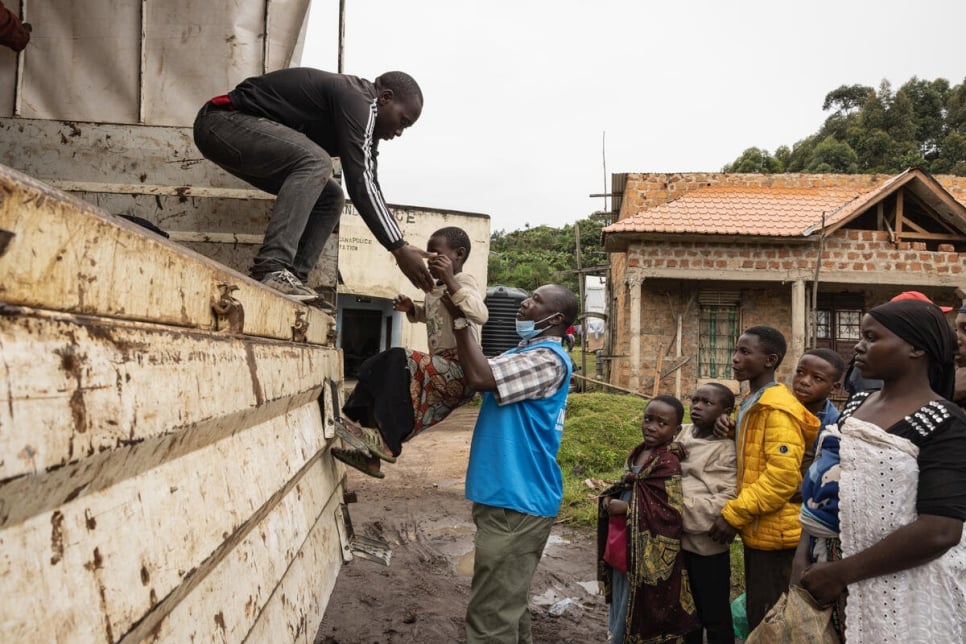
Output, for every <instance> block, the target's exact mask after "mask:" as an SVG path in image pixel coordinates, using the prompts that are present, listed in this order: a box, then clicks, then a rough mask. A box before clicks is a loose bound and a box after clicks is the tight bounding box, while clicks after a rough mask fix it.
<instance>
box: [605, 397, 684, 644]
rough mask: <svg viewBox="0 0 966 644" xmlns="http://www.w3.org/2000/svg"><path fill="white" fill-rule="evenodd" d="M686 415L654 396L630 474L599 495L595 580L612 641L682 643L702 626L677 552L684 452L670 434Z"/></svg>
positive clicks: (614, 643)
mask: <svg viewBox="0 0 966 644" xmlns="http://www.w3.org/2000/svg"><path fill="white" fill-rule="evenodd" d="M683 419H684V406H683V405H681V402H680V401H679V400H678V399H677V398H675V397H674V396H666V395H661V396H656V397H655V398H654V399H652V400H651V401H650V402H649V403H648V404H647V406H646V407H645V408H644V418H643V419H642V420H641V434H642V435H643V438H644V441H643V442H642V443H640V444H639V445H638V446H637V447H635V448H634V449H633V450H632V451H631V453H630V455H629V456H628V457H627V473H626V474H624V476H623V477H622V478H621V480H620V481H618V482H617V483H615V484H614V485H613V486H611V487H610V488H608V489H607V490H604V492H603V493H602V494H601V496H600V498H599V499H598V515H597V516H598V519H597V580H598V582H599V583H600V584H601V586H602V590H603V594H604V598H605V599H606V601H607V603H608V604H609V608H608V619H607V622H608V630H609V631H610V634H611V639H610V644H645V643H646V644H657V643H659V642H683V641H684V639H683V638H684V636H685V635H686V634H688V633H690V632H692V631H694V630H696V629H698V628H700V626H701V624H700V623H699V622H698V618H697V611H696V608H695V605H694V599H693V597H692V596H691V588H690V585H689V584H688V572H687V570H686V569H685V566H684V553H683V551H682V550H681V534H682V532H683V518H682V513H683V509H684V498H683V497H684V493H683V491H682V484H681V459H682V458H684V457H685V454H684V449H683V448H682V447H681V445H680V444H679V443H676V442H674V437H675V436H676V435H677V434H678V432H679V431H680V430H681V421H682V420H683ZM615 524H616V525H615ZM619 526H624V528H623V530H621V529H620V527H619ZM611 531H615V532H617V533H619V532H622V531H626V538H624V539H621V540H620V541H617V540H615V539H614V535H613V534H610V533H611ZM608 541H611V544H610V546H611V547H608ZM615 544H617V547H614V546H615Z"/></svg>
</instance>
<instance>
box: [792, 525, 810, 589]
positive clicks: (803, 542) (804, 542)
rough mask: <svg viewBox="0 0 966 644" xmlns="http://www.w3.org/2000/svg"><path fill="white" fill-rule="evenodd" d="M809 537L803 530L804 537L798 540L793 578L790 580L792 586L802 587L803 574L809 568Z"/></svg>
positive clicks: (793, 565)
mask: <svg viewBox="0 0 966 644" xmlns="http://www.w3.org/2000/svg"><path fill="white" fill-rule="evenodd" d="M808 542H809V536H808V535H807V534H805V531H804V530H802V537H801V538H800V539H799V540H798V547H797V548H795V558H794V559H793V560H792V576H791V578H790V580H789V585H790V586H800V585H801V581H802V573H804V572H805V569H806V568H808V562H809V560H810V559H811V557H809V555H808Z"/></svg>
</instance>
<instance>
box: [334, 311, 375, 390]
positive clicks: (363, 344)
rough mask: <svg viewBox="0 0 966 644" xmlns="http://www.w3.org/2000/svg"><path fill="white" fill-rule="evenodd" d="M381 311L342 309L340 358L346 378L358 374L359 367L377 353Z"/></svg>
mask: <svg viewBox="0 0 966 644" xmlns="http://www.w3.org/2000/svg"><path fill="white" fill-rule="evenodd" d="M381 331H382V312H381V311H378V310H373V309H343V310H342V358H343V368H344V371H345V373H344V374H343V375H344V376H345V377H346V378H355V377H356V376H358V375H359V367H360V366H361V365H362V363H363V362H364V361H365V360H366V358H369V357H371V356H374V355H376V354H377V353H379V336H380V332H381Z"/></svg>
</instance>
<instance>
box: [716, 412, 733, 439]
mask: <svg viewBox="0 0 966 644" xmlns="http://www.w3.org/2000/svg"><path fill="white" fill-rule="evenodd" d="M714 435H715V436H717V437H718V438H734V437H735V419H734V418H732V417H731V416H729V415H727V414H721V415H720V416H718V418H717V419H716V420H715V421H714Z"/></svg>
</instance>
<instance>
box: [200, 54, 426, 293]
mask: <svg viewBox="0 0 966 644" xmlns="http://www.w3.org/2000/svg"><path fill="white" fill-rule="evenodd" d="M422 110H423V94H422V91H421V90H420V89H419V85H417V84H416V81H415V80H413V78H412V77H411V76H409V75H408V74H404V73H403V72H386V73H385V74H383V75H381V76H379V77H378V78H376V81H375V83H372V82H370V81H368V80H365V79H363V78H357V77H355V76H349V75H346V74H333V73H329V72H324V71H321V70H318V69H311V68H308V67H296V68H292V69H282V70H279V71H274V72H269V73H267V74H264V75H262V76H255V77H252V78H248V79H246V80H244V81H242V82H241V83H240V84H239V85H238V86H237V87H236V88H235V89H233V90H231V91H230V92H228V94H226V95H223V96H216V97H215V98H213V99H211V100H210V101H208V102H207V103H205V105H204V106H203V107H202V108H201V111H200V112H198V116H197V117H196V118H195V124H194V138H195V145H197V146H198V149H199V150H200V151H201V153H202V154H203V155H204V156H205V158H206V159H209V160H210V161H213V162H214V163H216V164H218V165H219V166H221V167H222V168H224V169H225V170H226V171H228V172H229V173H231V174H233V175H235V176H236V177H238V178H240V179H243V180H245V181H247V182H248V183H250V184H251V185H253V186H255V187H256V188H259V189H261V190H264V191H266V192H269V193H271V194H274V195H276V199H275V204H274V206H273V207H272V215H271V219H270V220H269V222H268V229H267V230H266V231H265V240H264V242H263V243H262V247H261V249H260V250H259V251H258V255H257V256H256V257H255V262H254V265H253V267H252V269H251V275H252V277H253V278H255V279H256V280H258V281H260V282H261V283H262V284H265V285H266V286H269V287H271V288H273V289H275V290H277V291H279V292H281V293H284V294H285V295H287V296H289V297H292V298H294V299H297V300H300V301H310V300H317V299H318V294H317V293H316V292H315V291H314V290H312V289H311V288H309V287H308V286H306V285H305V281H306V279H307V278H308V274H309V271H311V270H312V269H313V268H314V267H315V265H316V263H317V262H318V260H319V256H320V255H321V254H322V248H323V246H324V245H325V242H326V240H327V239H328V238H329V235H330V234H332V231H333V230H334V229H335V226H336V224H337V223H338V221H339V216H340V215H341V214H342V207H343V205H344V204H345V197H344V196H343V194H342V187H341V186H339V185H338V183H336V182H335V181H332V180H331V179H332V157H335V156H337V157H340V158H341V159H342V171H343V174H344V176H345V182H346V188H347V189H348V191H349V196H350V197H352V203H353V204H354V205H355V207H356V209H357V210H358V211H359V214H360V215H361V216H362V218H363V220H365V222H366V225H368V226H369V229H370V230H371V231H372V233H373V235H375V237H376V239H377V240H378V241H379V243H380V244H382V245H383V246H384V247H385V248H386V250H388V251H389V252H391V253H392V254H393V255H394V256H395V258H396V262H397V263H398V264H399V268H400V269H401V270H402V272H403V273H404V274H405V275H406V277H407V278H409V281H410V282H412V283H413V285H414V286H416V287H417V288H420V289H422V290H423V291H427V292H428V291H430V290H432V288H433V278H432V277H431V276H430V274H429V270H428V269H427V268H426V265H425V263H424V262H423V259H424V258H425V257H427V256H428V255H427V253H426V252H425V251H422V250H420V249H418V248H416V247H415V246H410V245H409V244H408V243H407V242H406V240H405V239H403V236H402V232H401V231H400V230H399V226H397V225H396V220H395V218H394V217H393V214H392V213H391V212H390V211H389V209H388V208H387V207H386V202H385V200H384V199H383V197H382V190H381V189H380V188H379V181H378V179H377V178H376V155H377V154H378V151H377V147H378V145H379V140H380V139H383V140H389V139H393V138H395V137H397V136H401V135H402V133H403V130H405V129H406V128H408V127H409V126H410V125H412V124H413V123H415V122H416V120H417V119H418V118H419V115H420V113H421V112H422Z"/></svg>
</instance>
